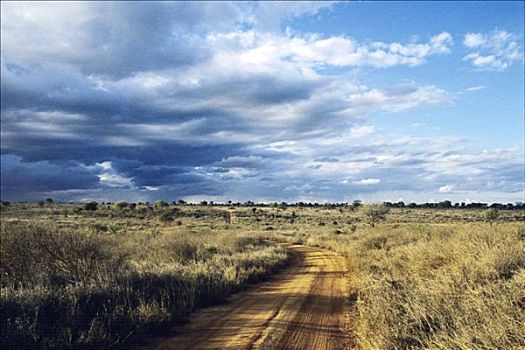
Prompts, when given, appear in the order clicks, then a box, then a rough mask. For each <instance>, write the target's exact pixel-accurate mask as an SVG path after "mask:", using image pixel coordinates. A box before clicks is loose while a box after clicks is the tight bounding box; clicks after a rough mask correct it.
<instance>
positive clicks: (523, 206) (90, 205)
mask: <svg viewBox="0 0 525 350" xmlns="http://www.w3.org/2000/svg"><path fill="white" fill-rule="evenodd" d="M1 203H2V206H9V205H10V204H11V202H8V201H2V202H1ZM13 203H20V204H27V203H28V202H13ZM37 203H38V204H39V205H40V206H44V205H52V204H54V203H56V202H54V201H53V199H52V198H46V199H45V200H44V201H38V202H37ZM69 204H75V203H74V202H69ZM98 205H109V206H113V207H114V208H115V209H124V208H130V209H135V208H136V207H137V206H150V205H153V206H154V207H155V208H157V209H161V208H166V207H169V206H170V205H171V206H176V205H188V206H196V205H201V206H230V207H231V206H235V207H255V206H257V207H269V208H280V209H286V208H288V207H292V208H324V209H335V208H339V209H343V208H347V209H348V208H349V209H350V210H355V209H358V208H359V207H361V206H362V205H363V203H362V202H361V201H360V200H355V201H353V202H352V203H317V202H313V203H312V202H296V203H287V202H280V203H279V202H274V203H257V202H253V201H246V202H232V201H228V202H226V203H215V202H213V201H209V202H208V201H201V202H200V203H188V202H186V201H184V200H182V199H180V200H176V201H173V202H171V204H168V202H167V201H163V200H157V201H156V202H154V203H150V202H139V203H127V202H125V201H117V202H115V203H111V202H106V203H104V202H101V203H97V202H95V201H91V202H87V203H84V207H85V209H86V210H97V207H98ZM383 205H384V206H385V207H387V208H414V209H415V208H418V209H489V208H492V209H496V210H525V203H524V202H516V203H506V204H503V203H492V204H489V203H478V202H472V203H464V202H462V203H452V202H451V201H449V200H445V201H442V202H437V203H435V202H432V203H428V202H427V203H413V202H412V203H408V204H405V203H404V202H402V201H400V202H383Z"/></svg>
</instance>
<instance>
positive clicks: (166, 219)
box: [159, 212, 173, 223]
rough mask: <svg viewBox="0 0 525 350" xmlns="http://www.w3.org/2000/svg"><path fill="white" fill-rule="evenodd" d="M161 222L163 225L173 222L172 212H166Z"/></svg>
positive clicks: (160, 217)
mask: <svg viewBox="0 0 525 350" xmlns="http://www.w3.org/2000/svg"><path fill="white" fill-rule="evenodd" d="M159 220H160V222H162V223H169V222H172V221H173V215H172V214H171V213H170V212H164V213H162V214H161V215H160V216H159Z"/></svg>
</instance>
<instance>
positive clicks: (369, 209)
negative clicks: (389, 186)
mask: <svg viewBox="0 0 525 350" xmlns="http://www.w3.org/2000/svg"><path fill="white" fill-rule="evenodd" d="M389 211H390V209H389V208H387V207H386V206H384V205H383V204H367V205H365V206H364V207H363V215H364V216H365V220H366V223H367V224H369V225H370V226H371V227H372V228H375V226H376V224H377V223H379V222H380V221H383V220H384V219H385V217H386V215H387V214H388V212H389Z"/></svg>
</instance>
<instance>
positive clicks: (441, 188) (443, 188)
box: [439, 185, 456, 193]
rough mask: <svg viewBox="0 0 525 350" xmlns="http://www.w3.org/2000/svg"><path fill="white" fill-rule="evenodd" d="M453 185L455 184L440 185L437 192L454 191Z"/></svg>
mask: <svg viewBox="0 0 525 350" xmlns="http://www.w3.org/2000/svg"><path fill="white" fill-rule="evenodd" d="M455 187H456V186H454V185H445V186H441V187H440V188H439V193H451V192H453V191H454V188H455Z"/></svg>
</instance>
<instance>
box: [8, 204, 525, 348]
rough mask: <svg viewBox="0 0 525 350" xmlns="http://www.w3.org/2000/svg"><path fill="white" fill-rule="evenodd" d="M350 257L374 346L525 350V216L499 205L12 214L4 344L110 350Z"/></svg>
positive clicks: (365, 330)
mask: <svg viewBox="0 0 525 350" xmlns="http://www.w3.org/2000/svg"><path fill="white" fill-rule="evenodd" d="M271 240H281V241H282V240H285V241H289V242H294V243H301V244H306V245H312V246H319V247H324V248H328V249H331V250H334V251H337V252H339V253H341V254H342V255H344V256H345V257H346V258H347V260H348V264H349V267H350V276H349V286H350V295H351V300H350V302H351V314H352V315H351V321H352V322H351V324H350V325H349V326H350V328H351V331H352V334H353V337H354V338H355V342H356V343H357V345H358V347H359V348H360V349H385V350H386V349H521V348H524V347H525V327H523V320H524V319H525V213H524V212H523V210H505V207H504V208H503V209H501V208H500V209H496V208H465V209H464V210H460V209H453V208H451V207H448V206H447V207H446V208H441V209H438V208H433V207H432V208H408V207H401V208H400V207H395V206H392V205H390V206H388V208H385V206H384V205H362V204H361V203H360V202H358V201H356V202H354V203H353V204H351V205H346V206H330V205H325V206H315V207H312V206H289V205H286V203H282V204H275V205H271V206H255V205H253V203H248V205H244V206H240V205H234V204H232V205H225V206H211V205H209V204H208V203H202V205H195V206H190V205H186V204H185V203H178V204H168V203H166V202H156V203H154V204H152V205H148V204H133V203H125V202H118V203H116V204H100V203H86V204H63V205H60V204H56V203H53V202H49V201H45V202H44V203H41V204H15V203H11V204H10V205H3V206H2V228H1V242H2V244H1V251H0V253H1V260H0V273H1V288H2V289H1V298H0V314H1V315H2V319H1V332H2V333H1V334H2V339H1V344H2V348H9V347H15V345H16V348H57V347H61V348H63V347H67V346H70V345H72V347H74V348H84V347H85V348H107V347H109V346H114V345H117V346H118V345H119V344H126V343H128V342H129V341H134V340H139V339H140V338H141V337H142V336H143V335H145V334H148V335H151V334H153V333H155V332H157V331H162V330H163V329H166V328H167V327H169V326H170V325H172V324H174V323H176V322H181V321H184V320H185V319H186V318H187V316H188V315H189V314H190V313H191V312H192V311H193V310H195V309H196V308H198V307H202V306H206V305H210V304H214V303H217V302H221V301H223V300H225V299H226V298H227V297H228V295H230V294H231V293H232V292H235V291H237V290H240V289H242V288H244V286H246V285H247V284H248V283H250V282H253V281H257V280H259V279H261V278H263V277H264V276H266V275H267V274H270V273H272V272H275V271H276V269H278V268H279V267H281V266H283V265H284V264H286V262H287V260H288V259H289V257H288V255H287V253H286V251H285V250H283V249H282V248H279V247H276V246H275V245H274V244H273V243H270V242H271Z"/></svg>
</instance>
